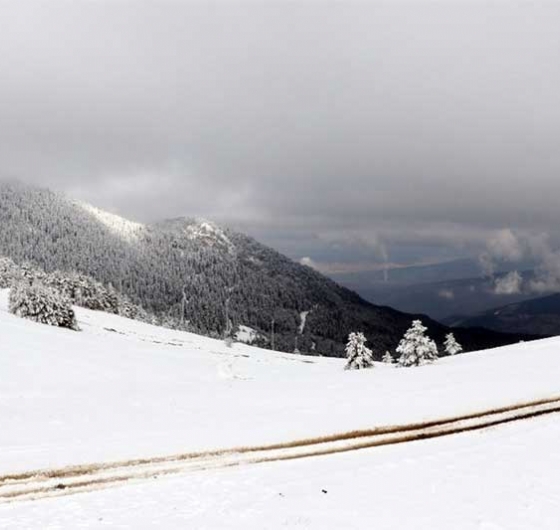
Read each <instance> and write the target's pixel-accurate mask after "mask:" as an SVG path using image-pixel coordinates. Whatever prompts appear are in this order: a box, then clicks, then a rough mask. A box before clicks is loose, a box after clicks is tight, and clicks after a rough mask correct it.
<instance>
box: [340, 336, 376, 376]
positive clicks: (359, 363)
mask: <svg viewBox="0 0 560 530" xmlns="http://www.w3.org/2000/svg"><path fill="white" fill-rule="evenodd" d="M346 357H347V359H348V362H347V363H346V367H345V369H346V370H360V369H362V368H371V367H372V366H373V354H372V351H371V350H370V349H369V348H368V347H367V346H366V337H365V335H364V334H363V333H350V335H349V336H348V343H347V344H346Z"/></svg>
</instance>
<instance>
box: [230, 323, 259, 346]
mask: <svg viewBox="0 0 560 530" xmlns="http://www.w3.org/2000/svg"><path fill="white" fill-rule="evenodd" d="M257 335H258V333H257V331H256V330H254V329H253V328H250V327H249V326H239V330H238V331H237V333H236V334H235V340H237V341H238V342H243V343H244V344H253V342H255V340H256V338H257Z"/></svg>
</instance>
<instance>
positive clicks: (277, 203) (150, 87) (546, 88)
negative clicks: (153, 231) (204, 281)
mask: <svg viewBox="0 0 560 530" xmlns="http://www.w3.org/2000/svg"><path fill="white" fill-rule="evenodd" d="M0 23H1V28H2V29H1V31H0V72H2V80H1V82H0V175H1V176H3V177H18V178H21V179H23V180H25V181H28V182H32V183H40V184H43V185H46V186H49V187H52V188H55V189H59V190H64V191H67V192H68V193H70V194H72V195H74V196H76V197H79V198H82V199H86V200H88V201H90V202H92V203H94V204H96V205H97V206H101V207H105V208H108V209H110V210H112V211H114V212H117V213H120V214H122V215H125V216H128V217H131V218H133V219H136V220H140V221H152V220H156V219H161V218H166V217H174V216H180V215H187V216H204V217H208V218H210V219H214V220H217V221H219V222H225V223H227V224H229V225H231V226H233V227H237V228H241V229H243V230H245V231H247V232H249V233H251V234H253V235H255V236H257V237H258V238H259V239H261V240H263V241H264V242H267V243H269V244H272V245H273V246H276V247H277V248H279V249H280V250H282V251H284V252H287V253H288V254H289V255H290V256H292V257H294V258H299V257H303V256H308V257H310V258H311V259H313V260H315V261H324V262H328V261H354V262H358V261H359V262H366V263H367V262H372V261H382V260H384V259H388V260H389V261H409V262H415V261H422V260H434V259H435V260H438V259H443V258H446V257H453V256H459V255H471V254H472V255H475V254H477V253H480V252H483V251H486V252H487V253H490V254H492V253H494V254H498V255H500V254H503V253H505V254H508V253H509V255H511V252H513V254H515V252H516V249H515V248H513V250H512V245H513V247H515V246H516V245H517V246H518V247H519V249H521V250H519V249H518V250H519V252H521V253H524V252H525V250H526V249H527V248H529V247H530V248H534V247H535V245H537V246H538V244H542V245H545V243H543V241H545V240H546V236H545V235H542V234H548V235H549V236H550V238H551V241H552V242H551V243H546V245H547V249H548V250H547V252H548V251H550V248H549V247H550V246H551V245H552V247H554V244H555V239H556V233H557V231H558V227H559V226H560V208H559V197H560V145H559V144H560V30H559V28H560V3H559V2H550V3H539V2H523V3H519V4H515V3H514V2H504V1H499V2H495V3H491V2H481V3H478V2H473V1H468V2H464V3H458V2H456V1H448V2H445V1H440V2H431V1H430V2H428V1H425V2H423V1H416V2H413V3H404V2H395V1H391V2H387V3H381V2H369V3H367V4H366V3H361V4H358V3H351V2H336V3H328V2H319V1H315V2H311V1H307V2H306V1H302V2H298V3H296V2H288V1H284V0H283V1H281V2H277V3H273V2H269V1H266V2H265V1H261V2H253V3H237V2H234V1H229V2H224V3H212V2H209V1H204V2H200V3H194V2H181V3H179V2H177V3H166V2H161V1H158V2H155V1H154V2H141V1H140V0H135V1H134V2H133V1H130V2H109V1H106V2H101V1H97V2H79V1H75V0H74V1H71V2H57V1H50V2H44V3H42V4H41V3H33V2H27V1H21V2H16V1H14V2H1V3H0ZM510 236H512V237H513V240H512V239H511V237H510ZM534 241H537V243H534ZM504 245H505V247H504ZM508 245H509V246H508ZM504 248H505V250H504ZM485 249H486V250H485Z"/></svg>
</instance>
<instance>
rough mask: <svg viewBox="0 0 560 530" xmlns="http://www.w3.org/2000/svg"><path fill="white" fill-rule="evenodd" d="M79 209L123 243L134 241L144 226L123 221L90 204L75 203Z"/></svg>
mask: <svg viewBox="0 0 560 530" xmlns="http://www.w3.org/2000/svg"><path fill="white" fill-rule="evenodd" d="M75 204H77V205H78V206H79V207H80V208H82V209H83V210H85V211H86V212H88V213H90V214H91V215H93V216H94V217H95V218H96V219H97V220H98V221H100V222H101V223H102V224H103V225H104V226H105V227H107V228H108V229H109V230H110V231H111V232H112V233H113V234H115V235H117V236H120V237H121V238H122V239H123V240H125V241H129V242H132V241H136V240H137V239H138V236H139V234H140V232H141V231H142V230H143V229H144V225H142V224H140V223H135V222H133V221H129V220H128V219H124V218H123V217H120V216H118V215H115V214H112V213H109V212H106V211H104V210H100V209H99V208H96V207H95V206H92V205H91V204H88V203H86V202H82V201H75Z"/></svg>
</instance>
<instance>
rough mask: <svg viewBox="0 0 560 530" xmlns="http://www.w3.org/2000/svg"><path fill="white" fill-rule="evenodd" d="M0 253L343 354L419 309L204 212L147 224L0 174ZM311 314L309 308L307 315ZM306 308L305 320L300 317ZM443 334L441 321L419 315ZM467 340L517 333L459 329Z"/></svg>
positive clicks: (159, 311) (214, 331) (193, 317)
mask: <svg viewBox="0 0 560 530" xmlns="http://www.w3.org/2000/svg"><path fill="white" fill-rule="evenodd" d="M0 256H6V257H9V258H11V259H13V260H14V261H15V262H16V263H18V264H21V263H23V262H25V261H29V262H31V263H32V264H33V265H34V266H36V267H40V268H42V269H44V270H45V271H47V272H50V271H53V270H61V271H66V272H68V271H77V272H80V273H83V274H86V275H89V276H91V277H93V278H94V279H95V280H98V281H100V282H102V283H104V284H109V283H110V284H112V285H113V286H114V287H115V288H116V289H117V290H118V291H121V292H122V293H124V294H126V295H127V296H128V297H129V298H130V299H131V300H132V301H133V302H134V303H136V304H138V305H141V306H142V307H144V308H145V309H146V310H147V311H149V312H150V313H152V314H155V315H157V316H158V317H159V318H160V320H163V321H167V322H168V323H170V324H171V325H175V326H177V325H179V324H180V323H181V311H182V310H183V308H184V321H185V324H184V325H185V326H187V325H188V329H189V330H193V331H196V332H199V333H203V334H207V335H211V336H221V334H222V333H223V332H224V330H225V328H226V313H227V315H228V316H229V318H230V319H231V320H232V323H233V326H234V328H235V327H237V326H239V325H243V326H248V327H250V328H251V329H253V330H255V334H254V336H255V337H257V340H258V341H260V343H261V344H262V345H264V344H267V343H268V344H270V343H271V341H272V333H271V331H272V330H271V328H272V325H273V324H272V322H273V321H274V345H275V348H276V349H281V350H284V351H293V350H294V349H295V348H296V342H297V349H298V350H299V351H301V352H303V353H320V354H323V355H329V356H337V355H341V354H342V353H343V348H344V343H345V341H346V338H347V336H348V334H349V333H350V332H351V331H356V330H361V331H363V332H364V333H365V334H366V336H367V338H368V340H369V343H370V345H371V346H372V348H373V350H374V354H375V356H376V358H381V356H382V355H383V353H384V352H385V350H386V349H393V348H394V347H395V346H396V344H397V342H398V340H399V339H400V337H401V336H402V335H403V333H404V331H405V330H406V329H407V328H408V326H409V325H410V323H411V321H412V319H413V317H412V316H411V315H407V314H404V313H401V312H399V311H395V310H392V309H390V308H386V307H379V306H375V305H373V304H370V303H368V302H366V301H364V300H363V299H362V298H360V297H359V296H358V295H357V294H355V293H353V292H352V291H350V290H348V289H346V288H343V287H341V286H339V285H337V284H336V283H335V282H334V281H332V280H330V279H328V278H326V277H325V276H322V275H321V274H319V273H317V272H316V271H314V270H312V269H311V268H309V267H305V266H302V265H299V264H297V263H294V262H293V261H292V260H290V259H288V258H287V257H285V256H283V255H281V254H279V253H278V252H276V251H274V250H273V249H271V248H268V247H266V246H264V245H262V244H260V243H258V242H257V241H255V240H254V239H252V238H250V237H247V236H246V235H243V234H240V233H237V232H234V231H232V230H228V229H225V228H221V227H218V226H216V225H215V224H213V223H211V222H209V221H205V220H199V219H185V218H181V219H173V220H168V221H163V222H161V223H157V224H154V225H143V224H140V223H135V222H131V221H128V220H126V219H123V218H121V217H119V216H116V215H114V214H110V213H107V212H104V211H102V210H99V209H97V208H95V207H93V206H90V205H87V204H84V203H82V202H78V201H75V200H72V199H70V198H67V197H65V196H63V195H59V194H56V193H53V192H51V191H49V190H44V189H38V188H33V187H28V186H24V185H21V184H15V183H3V184H0ZM302 315H305V317H302ZM302 318H305V325H302V324H303V322H302ZM423 320H424V321H425V323H426V324H427V325H428V328H429V332H430V334H431V335H432V336H433V338H435V339H436V340H437V341H438V342H440V343H441V341H442V340H443V336H444V334H445V333H446V332H447V331H448V329H447V328H446V327H445V326H442V325H441V324H438V323H436V322H434V321H431V320H429V319H428V318H425V319H423ZM456 336H457V337H458V339H459V341H460V342H462V343H463V345H464V346H465V349H466V350H472V349H480V348H485V347H490V346H497V345H500V344H506V343H511V342H516V341H517V340H519V338H520V337H517V336H508V335H502V334H499V333H495V332H486V331H483V330H469V331H462V330H457V331H456Z"/></svg>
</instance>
